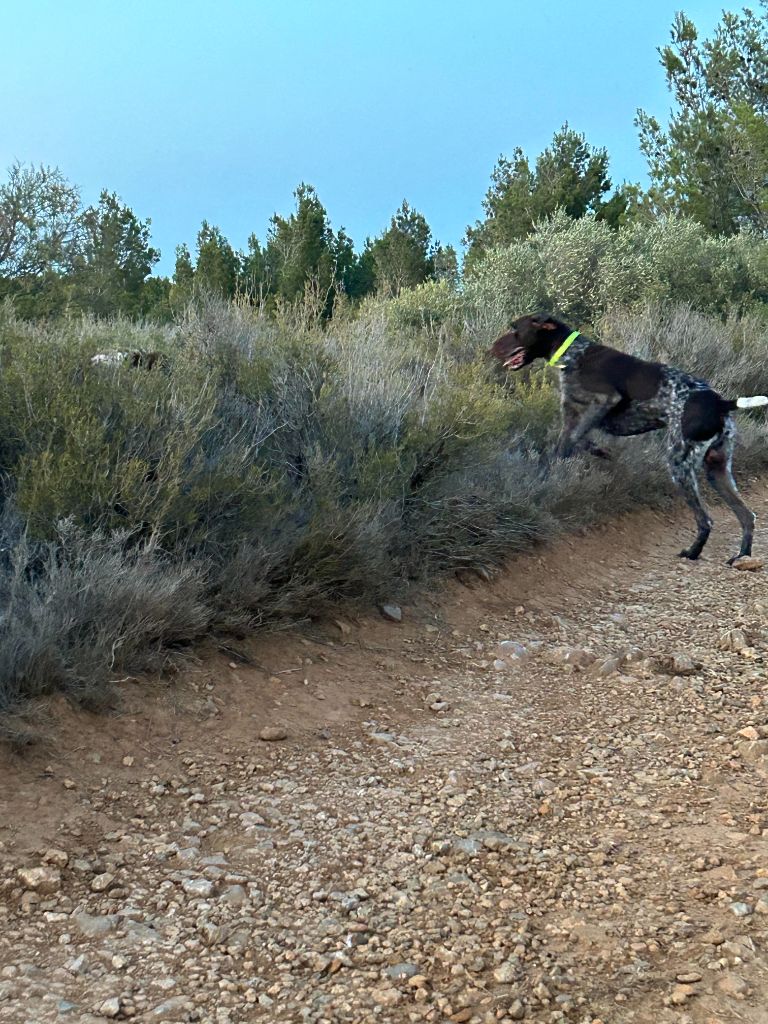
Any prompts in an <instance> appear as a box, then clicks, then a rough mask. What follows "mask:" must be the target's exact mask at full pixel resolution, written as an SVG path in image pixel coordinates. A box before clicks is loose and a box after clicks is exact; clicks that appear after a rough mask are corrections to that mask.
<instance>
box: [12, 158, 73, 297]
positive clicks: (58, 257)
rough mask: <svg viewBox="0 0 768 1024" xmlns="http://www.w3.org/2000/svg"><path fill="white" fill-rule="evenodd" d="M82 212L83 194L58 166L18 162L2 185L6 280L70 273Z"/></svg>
mask: <svg viewBox="0 0 768 1024" xmlns="http://www.w3.org/2000/svg"><path fill="white" fill-rule="evenodd" d="M79 212H80V193H79V192H78V190H77V188H76V187H75V186H74V185H71V184H70V183H69V182H68V181H67V179H66V178H65V177H64V176H63V175H62V174H61V172H60V171H59V170H58V168H55V167H44V166H42V165H41V166H40V167H32V166H30V167H25V166H24V165H23V164H20V163H16V164H14V165H13V166H12V167H11V168H10V170H9V172H8V181H7V182H6V183H5V184H4V185H1V186H0V277H1V278H5V279H6V280H8V279H15V280H17V281H18V280H24V279H28V278H34V277H40V276H42V275H44V274H46V273H49V272H55V273H63V272H66V271H67V270H68V269H69V268H70V265H71V256H72V247H73V245H74V243H75V242H76V240H77V236H78V227H79V223H78V215H79Z"/></svg>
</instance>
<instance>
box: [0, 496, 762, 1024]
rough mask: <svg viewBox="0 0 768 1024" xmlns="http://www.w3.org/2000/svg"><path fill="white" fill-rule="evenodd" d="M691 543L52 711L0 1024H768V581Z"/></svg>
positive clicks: (570, 559) (565, 564)
mask: <svg viewBox="0 0 768 1024" xmlns="http://www.w3.org/2000/svg"><path fill="white" fill-rule="evenodd" d="M752 501H753V504H754V505H755V507H756V509H757V511H758V514H759V517H760V520H761V521H762V522H768V489H766V488H765V487H763V488H762V489H761V490H760V489H759V490H757V492H756V493H755V492H753V495H752ZM689 531H690V525H689V524H688V522H687V519H685V518H681V520H680V521H675V522H671V523H670V522H669V520H668V518H666V517H659V516H655V515H653V514H650V513H641V514H638V515H636V516H633V517H630V518H628V519H626V520H624V521H622V522H620V523H617V524H615V525H613V526H611V527H608V528H606V529H603V530H601V531H596V532H591V533H589V534H587V535H584V536H582V537H578V538H570V539H568V540H567V541H565V542H563V543H561V544H559V545H557V546H554V547H553V548H552V549H550V550H549V551H547V552H546V553H545V554H543V555H541V556H539V555H536V556H531V557H527V558H523V559H520V560H518V561H516V562H514V563H513V564H511V565H510V567H509V570H508V572H507V573H506V574H505V575H504V577H503V578H502V579H500V580H498V581H496V582H495V583H493V584H491V585H487V584H481V583H478V585H477V586H476V587H474V588H472V589H467V588H465V587H462V586H460V585H459V584H453V585H451V586H446V587H445V588H443V591H442V593H440V594H436V595H435V596H434V598H433V599H432V601H429V600H427V599H425V600H424V601H423V602H422V603H421V604H420V605H419V606H418V607H412V608H406V609H405V617H404V622H403V624H402V625H400V626H398V625H394V624H391V623H387V622H384V621H383V620H382V621H379V620H376V621H373V620H365V621H360V622H357V623H352V622H349V623H347V622H345V623H342V624H340V625H326V626H324V627H322V628H321V627H319V626H318V627H315V629H313V630H309V631H308V632H307V633H305V634H303V635H297V634H291V635H285V636H281V637H276V638H273V639H271V640H270V641H269V642H259V643H258V644H254V645H253V646H252V648H251V649H250V653H251V654H252V656H253V659H254V663H252V664H251V665H250V666H247V665H242V664H238V663H237V662H235V661H232V662H231V663H230V662H229V660H228V659H227V658H224V657H222V656H219V655H216V656H213V655H212V656H210V657H205V658H203V659H202V660H201V662H200V663H199V664H197V665H194V666H190V668H189V670H188V671H185V672H184V673H183V674H181V675H180V676H179V678H178V681H177V683H176V684H175V685H174V686H173V687H171V688H168V687H167V686H165V685H164V686H163V687H160V686H157V687H156V689H154V690H153V689H152V688H151V687H148V686H147V685H145V684H141V685H136V684H133V683H130V682H128V683H125V684H124V690H125V693H124V702H123V706H122V710H121V712H120V713H119V714H116V715H114V716H111V717H106V718H105V717H101V718H95V717H93V718H91V717H89V716H86V715H84V714H82V713H77V714H75V713H73V712H71V711H69V710H67V709H66V708H64V707H57V708H54V709H53V710H54V712H55V714H56V715H57V717H58V718H59V724H58V725H57V727H56V730H55V731H54V733H53V737H54V739H53V740H52V741H51V743H50V744H49V745H48V747H47V748H45V749H42V750H41V749H37V750H34V751H33V752H32V753H31V754H29V755H27V756H25V757H24V758H23V759H19V758H18V757H15V756H12V755H4V759H3V763H2V766H1V767H2V781H1V782H0V800H1V801H2V803H3V805H4V806H3V813H2V817H1V818H0V840H2V846H1V849H2V855H3V861H2V863H3V867H2V875H1V876H0V880H1V881H2V884H3V899H2V902H1V903H0V914H2V924H3V927H2V929H1V930H0V1021H12V1022H28V1024H43V1022H48V1021H59V1020H61V1021H73V1022H95V1021H103V1020H104V1019H133V1020H135V1021H142V1022H143V1021H171V1022H176V1021H178V1022H182V1021H204V1022H207V1021H210V1022H216V1024H218V1022H233V1024H237V1022H241V1021H242V1022H245V1021H257V1020H264V1021H276V1022H277V1021H296V1022H309V1024H321V1022H328V1024H336V1022H342V1021H350V1022H368V1021H379V1022H388V1021H391V1022H398V1024H399V1022H409V1021H446V1020H453V1021H457V1022H458V1021H469V1022H478V1024H479V1022H490V1021H510V1020H523V1019H525V1020H530V1021H558V1020H569V1021H578V1022H593V1024H594V1022H596V1021H603V1022H605V1024H620V1022H621V1024H623V1022H629V1021H633V1022H638V1024H651V1022H653V1024H656V1022H667V1021H669V1022H678V1024H684V1022H695V1024H699V1022H701V1024H704V1022H707V1024H716V1022H717V1024H719V1022H730V1021H733V1022H736V1021H739V1022H751V1024H758V1022H767V1021H768V961H766V959H765V950H766V944H767V942H768V793H767V792H766V781H767V779H768V756H765V755H768V678H766V674H765V666H766V657H767V655H768V587H767V584H766V580H767V579H768V577H767V576H766V574H765V573H740V572H736V571H735V570H729V569H728V568H727V567H725V566H724V564H723V562H724V559H725V558H726V556H727V555H728V554H730V553H731V552H730V544H732V542H733V538H734V535H735V532H736V531H735V530H734V527H733V524H732V522H731V521H730V519H728V517H727V516H725V515H724V514H723V513H722V512H720V513H718V514H717V515H716V531H715V534H714V539H713V542H712V544H711V547H709V548H708V549H707V552H706V558H705V559H704V560H702V561H701V562H700V563H697V564H690V563H687V562H683V561H679V560H677V559H676V558H675V557H674V553H675V552H676V551H677V550H678V549H679V548H680V547H681V546H682V544H683V541H684V540H685V539H687V536H688V533H689ZM763 546H764V544H763ZM759 547H760V545H759ZM501 641H513V642H514V643H515V644H518V645H520V647H519V649H518V648H515V647H511V646H510V645H509V644H508V645H507V646H506V648H501V647H499V643H500V642H501ZM497 659H501V660H502V661H504V662H505V664H503V665H502V664H501V663H497ZM593 659H595V660H593ZM233 666H234V667H233ZM264 727H274V728H276V729H278V730H280V729H284V730H285V731H286V732H287V734H288V735H287V739H285V740H283V741H277V742H264V741H261V740H260V739H259V738H258V737H259V733H260V731H261V730H262V729H263V728H264ZM19 869H21V873H19ZM27 869H33V870H31V872H30V871H28V870H27Z"/></svg>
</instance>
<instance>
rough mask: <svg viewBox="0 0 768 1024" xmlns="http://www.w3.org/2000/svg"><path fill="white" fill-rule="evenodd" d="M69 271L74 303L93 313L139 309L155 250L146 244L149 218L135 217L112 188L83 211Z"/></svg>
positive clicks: (127, 312) (156, 256)
mask: <svg viewBox="0 0 768 1024" xmlns="http://www.w3.org/2000/svg"><path fill="white" fill-rule="evenodd" d="M80 224H81V228H82V233H81V241H80V251H79V253H78V257H77V259H76V262H75V271H74V275H73V283H74V302H75V304H76V305H77V306H78V307H79V308H80V309H83V310H88V311H89V312H92V313H95V314H96V315H97V316H114V315H115V314H117V313H122V314H124V315H127V316H135V315H137V314H139V313H140V312H141V310H142V292H143V289H144V286H145V283H146V281H147V278H148V277H149V275H150V274H151V273H152V267H153V266H154V265H155V263H157V261H158V259H159V258H160V253H159V252H158V251H157V249H154V248H153V247H152V246H151V245H150V230H149V229H150V221H149V220H146V221H141V220H139V219H138V217H137V216H136V214H135V213H134V212H133V210H131V209H130V208H129V207H128V206H125V205H124V204H123V203H122V202H121V200H120V198H119V197H118V196H117V195H115V193H114V192H107V191H106V190H105V191H103V192H102V193H101V196H100V197H99V202H98V205H96V206H89V207H88V209H86V210H85V211H83V213H82V215H81V218H80Z"/></svg>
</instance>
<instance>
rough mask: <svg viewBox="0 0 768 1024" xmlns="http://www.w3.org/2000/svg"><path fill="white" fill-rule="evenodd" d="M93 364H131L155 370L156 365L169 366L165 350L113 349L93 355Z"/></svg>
mask: <svg viewBox="0 0 768 1024" xmlns="http://www.w3.org/2000/svg"><path fill="white" fill-rule="evenodd" d="M91 365H92V366H131V367H134V368H136V367H139V368H141V369H144V370H153V369H154V368H155V367H156V366H160V367H167V365H168V357H167V356H166V355H165V354H164V353H163V352H140V351H134V352H122V351H120V350H119V349H111V350H110V351H109V352H98V353H97V354H96V355H95V356H91Z"/></svg>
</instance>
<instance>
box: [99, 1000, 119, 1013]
mask: <svg viewBox="0 0 768 1024" xmlns="http://www.w3.org/2000/svg"><path fill="white" fill-rule="evenodd" d="M99 1013H100V1014H101V1015H102V1016H103V1017H110V1018H112V1017H117V1015H118V1014H119V1013H120V999H119V998H118V997H117V996H112V998H111V999H105V1000H104V1002H103V1003H102V1004H101V1006H100V1007H99Z"/></svg>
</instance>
